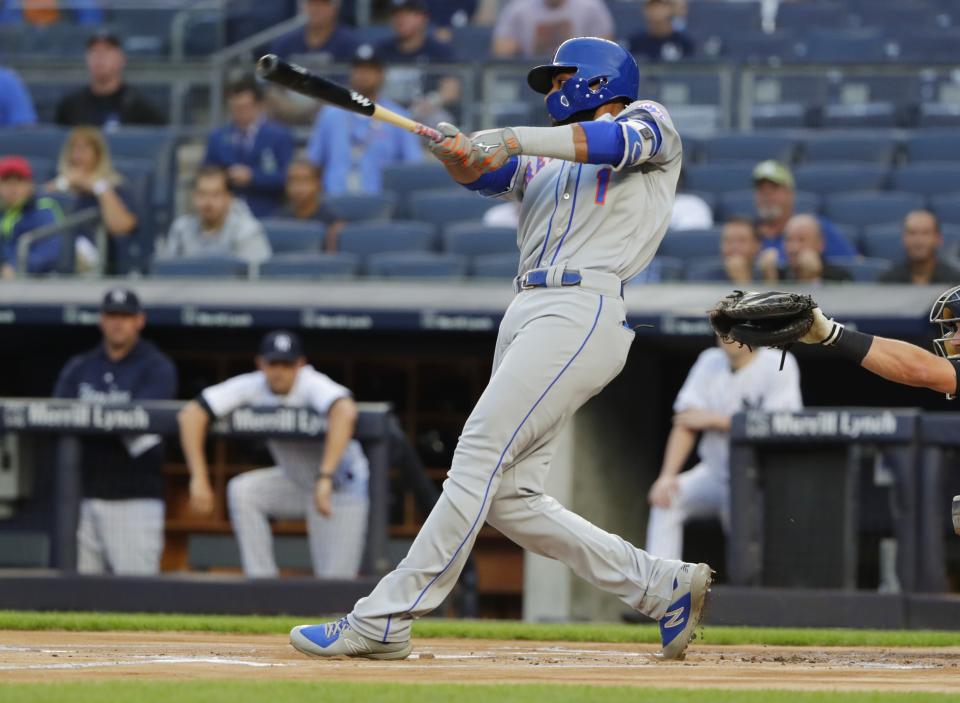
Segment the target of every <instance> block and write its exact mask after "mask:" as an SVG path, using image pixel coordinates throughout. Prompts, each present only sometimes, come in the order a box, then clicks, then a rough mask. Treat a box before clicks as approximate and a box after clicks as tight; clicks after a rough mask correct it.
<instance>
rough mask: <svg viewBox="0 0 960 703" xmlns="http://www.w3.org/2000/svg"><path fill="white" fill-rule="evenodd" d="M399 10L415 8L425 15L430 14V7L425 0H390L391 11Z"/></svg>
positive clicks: (414, 9) (415, 10)
mask: <svg viewBox="0 0 960 703" xmlns="http://www.w3.org/2000/svg"><path fill="white" fill-rule="evenodd" d="M398 10H413V11H414V12H422V13H424V14H425V15H428V14H430V9H429V8H428V7H427V3H425V2H423V0H390V12H397V11H398Z"/></svg>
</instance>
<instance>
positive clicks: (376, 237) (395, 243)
mask: <svg viewBox="0 0 960 703" xmlns="http://www.w3.org/2000/svg"><path fill="white" fill-rule="evenodd" d="M435 241H436V234H435V228H434V226H433V225H432V224H430V223H428V222H383V223H377V222H358V223H355V224H349V225H346V226H345V227H344V228H343V229H342V230H341V231H340V235H339V237H337V249H339V250H340V251H345V252H348V253H351V254H357V255H358V256H362V257H365V256H370V255H371V254H380V253H383V252H398V251H420V252H426V251H430V250H432V249H434V243H435Z"/></svg>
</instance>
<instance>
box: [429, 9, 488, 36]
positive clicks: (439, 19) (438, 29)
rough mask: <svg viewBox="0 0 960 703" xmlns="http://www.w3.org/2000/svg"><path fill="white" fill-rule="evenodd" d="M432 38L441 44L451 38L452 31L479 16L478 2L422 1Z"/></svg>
mask: <svg viewBox="0 0 960 703" xmlns="http://www.w3.org/2000/svg"><path fill="white" fill-rule="evenodd" d="M424 3H425V4H426V6H427V11H428V12H429V13H430V21H431V24H432V25H433V34H434V36H435V37H436V38H437V39H439V40H440V41H442V42H449V41H450V40H451V39H452V38H453V30H454V29H459V28H461V27H466V26H467V25H469V24H472V23H473V22H474V21H475V18H476V17H477V16H478V15H479V14H480V13H479V6H480V4H481V2H480V0H424Z"/></svg>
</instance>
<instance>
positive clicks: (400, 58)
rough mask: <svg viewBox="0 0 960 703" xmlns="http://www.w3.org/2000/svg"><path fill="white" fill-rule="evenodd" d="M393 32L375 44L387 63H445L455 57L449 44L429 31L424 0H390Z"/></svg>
mask: <svg viewBox="0 0 960 703" xmlns="http://www.w3.org/2000/svg"><path fill="white" fill-rule="evenodd" d="M390 28H391V29H392V30H393V36H392V37H390V38H388V39H385V40H383V41H382V42H380V43H379V44H377V47H376V53H377V55H378V56H380V59H381V60H382V61H384V62H386V63H389V64H393V63H410V62H413V63H428V62H433V63H444V62H449V61H452V60H453V51H452V50H451V49H450V45H449V44H444V43H443V42H440V41H437V40H436V39H435V38H434V37H433V36H432V35H431V34H430V11H429V9H427V4H426V3H425V2H424V0H390Z"/></svg>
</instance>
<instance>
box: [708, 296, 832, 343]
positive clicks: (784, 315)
mask: <svg viewBox="0 0 960 703" xmlns="http://www.w3.org/2000/svg"><path fill="white" fill-rule="evenodd" d="M815 307H817V304H816V302H814V300H813V298H811V297H810V296H809V295H797V294H796V293H778V292H776V291H771V292H769V293H755V292H750V293H745V292H743V291H742V290H737V291H734V292H733V293H731V294H730V295H728V296H727V297H726V298H724V299H723V300H721V301H720V302H719V303H717V306H716V307H715V308H714V309H713V310H711V311H710V324H711V325H713V329H714V330H716V332H717V334H718V335H719V336H720V338H721V339H722V340H723V341H724V342H739V343H740V344H746V345H747V346H748V347H786V346H789V345H790V344H792V343H793V342H796V341H797V340H798V339H800V338H801V337H802V336H803V335H805V334H806V333H807V332H809V331H810V327H811V326H812V325H813V309H814V308H815Z"/></svg>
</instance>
